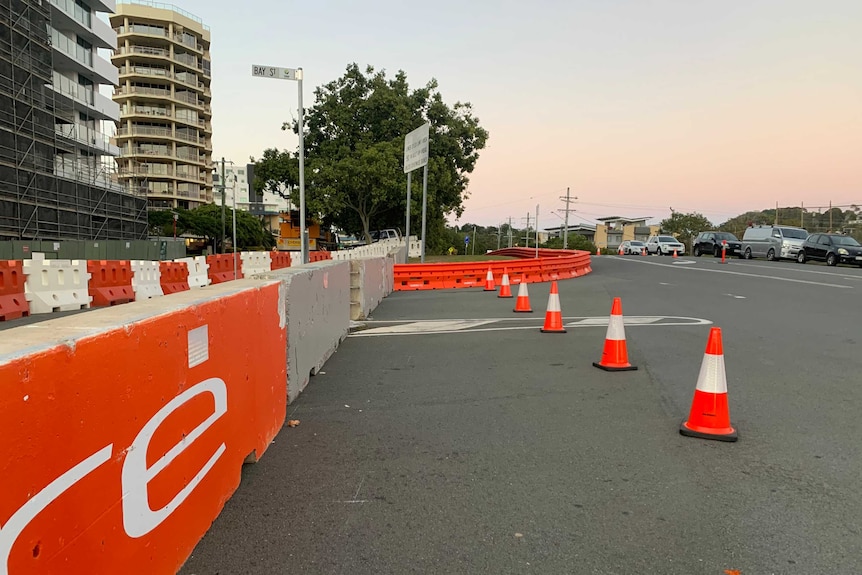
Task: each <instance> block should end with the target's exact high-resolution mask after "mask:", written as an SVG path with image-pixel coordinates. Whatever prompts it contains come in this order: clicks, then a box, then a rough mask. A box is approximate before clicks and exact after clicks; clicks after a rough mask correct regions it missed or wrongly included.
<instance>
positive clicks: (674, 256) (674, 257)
mask: <svg viewBox="0 0 862 575" xmlns="http://www.w3.org/2000/svg"><path fill="white" fill-rule="evenodd" d="M676 258H677V256H676V248H674V250H673V259H676Z"/></svg>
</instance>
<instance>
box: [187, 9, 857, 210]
mask: <svg viewBox="0 0 862 575" xmlns="http://www.w3.org/2000/svg"><path fill="white" fill-rule="evenodd" d="M175 4H177V5H178V6H179V7H181V8H183V9H185V10H188V11H190V12H192V13H194V14H196V15H198V16H200V17H201V18H202V19H203V20H204V22H205V23H207V24H208V25H209V26H210V27H211V28H212V58H213V63H212V69H213V113H214V117H213V127H214V138H213V139H214V146H215V148H214V151H215V154H216V155H217V156H222V155H224V156H225V157H226V158H228V159H231V160H233V161H235V162H243V161H246V160H247V159H248V157H249V156H259V155H260V153H261V152H262V151H263V149H265V148H267V147H273V146H277V147H279V148H286V147H288V148H291V149H294V148H295V146H296V139H295V137H294V136H293V135H292V134H288V133H286V132H282V131H281V130H280V126H281V122H282V121H283V120H289V119H291V118H293V117H295V114H296V107H297V99H296V86H295V84H293V83H289V82H281V81H276V80H264V79H258V78H252V77H251V75H250V74H251V73H250V68H251V65H252V64H264V65H275V66H286V67H300V66H301V67H303V68H304V70H305V81H306V87H305V104H306V106H310V105H311V104H312V99H313V89H314V87H315V86H317V85H320V84H323V83H325V82H328V81H330V80H332V79H335V78H337V77H338V76H340V75H341V74H342V73H343V71H344V69H345V67H346V65H347V64H348V63H350V62H357V63H359V64H360V65H362V66H364V65H366V64H371V65H373V66H375V67H376V68H384V69H386V70H387V71H388V72H390V73H394V72H396V71H397V70H399V69H402V70H404V71H405V72H406V73H407V77H408V79H409V80H410V81H411V83H412V84H413V85H415V86H419V85H421V84H424V83H425V82H426V81H428V80H429V79H430V78H432V77H433V78H436V79H437V80H438V81H439V84H440V90H441V92H442V94H443V97H444V99H445V100H446V101H447V102H448V103H450V104H451V103H454V102H455V101H456V100H461V101H469V102H471V103H472V104H473V106H474V111H475V114H476V115H477V116H478V117H479V118H480V121H481V123H482V125H483V126H484V127H485V128H487V129H488V130H489V132H490V134H491V138H490V141H489V143H488V147H487V148H486V149H485V150H484V151H483V152H482V155H481V158H480V160H479V163H478V167H477V169H476V171H475V172H474V173H473V175H472V177H471V184H470V188H469V191H470V198H469V199H468V200H467V201H466V204H465V205H466V211H465V213H464V215H463V217H462V218H460V220H458V223H459V224H463V223H466V222H471V223H478V224H481V225H494V224H496V223H499V222H501V221H504V220H505V219H507V218H508V217H512V218H513V221H514V222H518V223H520V220H521V218H522V217H524V216H526V213H527V212H528V211H533V210H535V207H536V204H540V205H541V208H540V217H541V220H540V225H541V226H543V227H550V226H554V225H558V224H559V223H560V219H559V218H558V217H556V216H555V215H553V214H552V212H554V211H555V210H558V209H560V208H562V207H563V204H562V202H561V201H560V200H559V197H560V196H561V195H565V190H566V187H570V188H571V194H572V196H576V197H577V198H578V202H577V205H576V206H575V207H576V209H577V212H576V213H575V214H574V219H573V222H575V223H577V222H582V221H584V220H586V221H589V222H594V219H595V218H596V217H602V216H609V215H621V216H629V217H635V216H652V217H654V218H657V219H661V218H664V217H667V215H668V214H669V211H670V208H671V207H673V208H674V209H675V210H677V211H698V212H701V213H703V214H704V215H706V216H707V217H708V218H709V219H710V220H712V221H713V222H715V223H720V222H722V221H724V220H726V219H728V218H730V217H733V216H735V215H738V214H739V213H741V212H744V211H747V210H750V209H758V210H759V209H765V208H768V207H774V206H775V203H776V202H779V203H780V204H781V205H782V206H785V205H799V204H800V203H804V204H805V206H806V207H808V206H825V205H828V203H829V201H832V202H833V204H836V205H849V204H862V159H860V154H862V0H817V1H813V0H568V1H562V0H558V1H553V2H551V1H547V0H545V1H541V0H540V1H533V2H530V3H527V2H514V1H509V0H498V1H489V0H472V1H467V2H465V1H463V0H461V1H457V2H456V1H452V0H438V1H437V2H405V1H403V0H401V1H398V2H396V1H394V0H373V1H366V2H352V1H347V0H316V1H312V2H288V1H284V0H255V1H253V2H247V3H245V4H242V3H237V2H235V1H230V2H228V1H224V0H185V1H181V0H177V1H176V2H175ZM432 145H433V142H432Z"/></svg>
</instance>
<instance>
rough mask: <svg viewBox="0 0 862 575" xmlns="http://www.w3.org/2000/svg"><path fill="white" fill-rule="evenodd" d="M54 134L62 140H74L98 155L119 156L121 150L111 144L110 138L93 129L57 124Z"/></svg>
mask: <svg viewBox="0 0 862 575" xmlns="http://www.w3.org/2000/svg"><path fill="white" fill-rule="evenodd" d="M54 132H55V133H56V134H57V135H58V136H60V137H61V138H66V139H68V140H72V141H74V142H76V143H77V144H80V146H79V147H81V148H84V149H86V150H87V151H88V152H90V153H93V154H98V155H109V156H119V155H120V149H119V148H118V147H117V146H115V145H113V144H112V143H111V140H110V138H108V136H106V135H105V134H103V133H102V132H99V131H98V130H94V129H92V128H88V127H86V126H80V125H77V124H55V125H54Z"/></svg>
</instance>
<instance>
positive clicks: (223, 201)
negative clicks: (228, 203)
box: [219, 156, 225, 253]
mask: <svg viewBox="0 0 862 575" xmlns="http://www.w3.org/2000/svg"><path fill="white" fill-rule="evenodd" d="M219 183H220V184H221V253H224V240H225V238H224V233H225V227H224V203H225V198H224V197H225V185H224V156H222V159H221V178H220V179H219Z"/></svg>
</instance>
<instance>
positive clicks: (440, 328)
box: [350, 316, 712, 337]
mask: <svg viewBox="0 0 862 575" xmlns="http://www.w3.org/2000/svg"><path fill="white" fill-rule="evenodd" d="M470 321H477V320H428V321H425V320H418V321H417V320H393V321H391V322H387V321H377V322H374V321H369V322H362V323H395V324H396V325H389V326H381V327H373V328H370V329H366V330H361V331H356V332H353V333H351V334H350V337H379V336H387V335H429V334H453V333H477V332H489V331H516V330H525V329H530V330H536V329H539V327H541V325H542V320H541V319H539V318H535V319H527V318H499V319H488V320H481V322H482V324H483V325H487V324H489V323H497V322H506V321H521V322H525V321H528V322H530V323H531V325H523V326H507V327H481V328H478V329H469V328H461V329H449V328H447V327H445V324H446V323H447V322H449V323H452V324H456V325H462V324H463V323H464V322H470ZM608 321H609V318H608V316H601V317H564V318H563V322H564V323H565V326H566V327H571V328H589V327H607V325H608ZM623 321H624V323H625V325H626V326H628V327H643V326H651V327H672V326H699V325H712V322H711V321H710V320H708V319H702V318H696V317H678V316H627V317H625V318H624V319H623ZM397 324H400V325H397ZM404 324H407V325H409V326H410V329H409V330H404V329H403V328H404ZM476 325H479V324H476ZM423 326H426V327H427V328H428V329H422V328H423Z"/></svg>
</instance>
